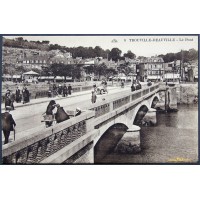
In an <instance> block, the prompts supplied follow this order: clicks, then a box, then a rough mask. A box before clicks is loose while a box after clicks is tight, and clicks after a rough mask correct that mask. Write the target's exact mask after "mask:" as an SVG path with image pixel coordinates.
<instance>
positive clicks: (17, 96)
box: [15, 89, 21, 103]
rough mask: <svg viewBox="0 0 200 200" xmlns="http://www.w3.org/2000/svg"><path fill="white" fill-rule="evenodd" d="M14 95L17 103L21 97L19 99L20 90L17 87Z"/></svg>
mask: <svg viewBox="0 0 200 200" xmlns="http://www.w3.org/2000/svg"><path fill="white" fill-rule="evenodd" d="M15 95H16V102H17V103H18V102H20V101H21V99H20V90H19V89H17V90H16V93H15Z"/></svg>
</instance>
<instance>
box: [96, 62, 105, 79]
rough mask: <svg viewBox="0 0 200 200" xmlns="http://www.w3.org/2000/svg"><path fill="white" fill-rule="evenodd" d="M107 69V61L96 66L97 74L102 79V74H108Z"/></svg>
mask: <svg viewBox="0 0 200 200" xmlns="http://www.w3.org/2000/svg"><path fill="white" fill-rule="evenodd" d="M106 70H107V66H106V64H105V63H101V64H99V65H96V66H95V74H96V75H97V76H98V77H99V79H100V76H106Z"/></svg>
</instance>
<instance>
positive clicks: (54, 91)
mask: <svg viewBox="0 0 200 200" xmlns="http://www.w3.org/2000/svg"><path fill="white" fill-rule="evenodd" d="M57 94H58V93H57V87H56V84H55V83H54V84H53V95H54V96H56V95H57Z"/></svg>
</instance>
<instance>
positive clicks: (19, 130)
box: [2, 86, 130, 142]
mask: <svg viewBox="0 0 200 200" xmlns="http://www.w3.org/2000/svg"><path fill="white" fill-rule="evenodd" d="M127 92H130V86H127V87H125V88H119V87H118V88H113V89H112V90H109V93H108V94H103V95H97V102H101V101H103V100H102V99H103V98H105V99H106V98H112V97H113V96H114V95H115V94H116V93H120V94H122V93H127ZM52 99H53V98H52ZM50 100H51V99H49V101H50ZM56 103H59V104H60V105H61V106H62V107H64V109H65V110H75V109H76V107H80V108H81V109H86V108H88V107H89V106H90V105H92V103H91V93H88V91H86V92H85V93H83V94H82V95H81V96H72V97H70V98H65V99H58V100H56ZM47 105H48V102H43V103H38V104H34V105H30V106H24V107H18V108H16V110H13V111H11V114H12V115H13V118H14V119H15V122H16V124H17V126H16V140H17V139H19V138H22V137H24V136H26V135H28V134H29V133H30V131H31V129H35V128H37V129H45V124H44V123H42V122H41V120H43V116H42V114H43V113H44V112H45V111H46V107H47ZM2 140H4V136H3V134H2ZM12 141H13V132H11V136H10V142H12Z"/></svg>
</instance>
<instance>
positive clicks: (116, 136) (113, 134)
mask: <svg viewBox="0 0 200 200" xmlns="http://www.w3.org/2000/svg"><path fill="white" fill-rule="evenodd" d="M127 129H128V127H127V126H126V125H125V124H123V123H117V124H114V125H112V126H110V127H109V128H108V129H107V130H106V131H105V132H104V133H102V134H101V135H100V137H98V139H97V140H96V143H95V144H93V145H94V163H102V160H103V158H104V157H105V156H106V155H107V154H109V153H112V152H114V151H115V148H116V146H117V144H118V142H119V141H120V139H121V138H122V137H123V135H124V134H125V133H126V131H127Z"/></svg>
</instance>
